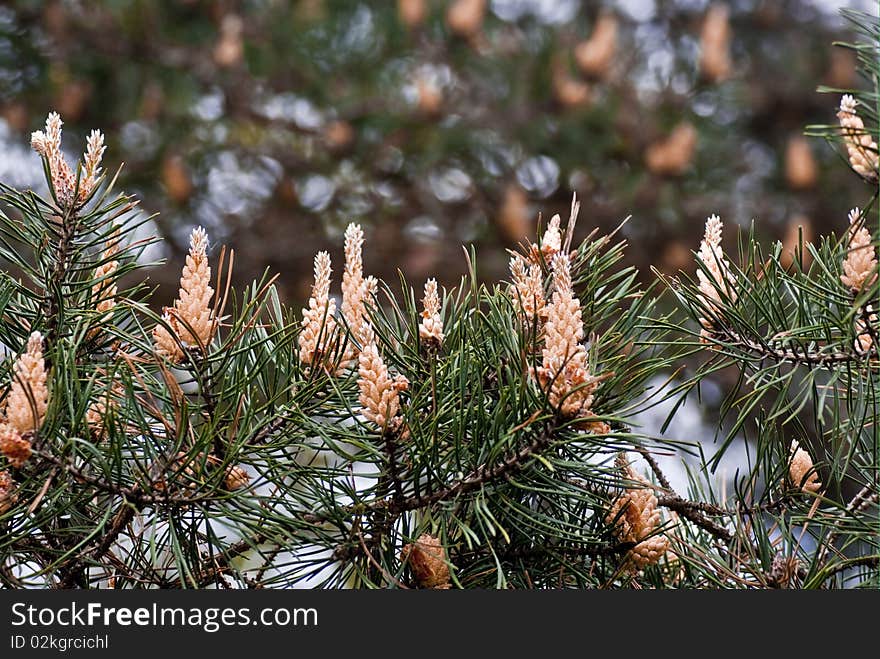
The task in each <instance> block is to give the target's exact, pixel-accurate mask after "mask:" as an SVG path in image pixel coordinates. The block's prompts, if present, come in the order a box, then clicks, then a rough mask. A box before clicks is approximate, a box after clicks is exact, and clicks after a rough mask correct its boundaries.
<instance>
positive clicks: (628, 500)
mask: <svg viewBox="0 0 880 659" xmlns="http://www.w3.org/2000/svg"><path fill="white" fill-rule="evenodd" d="M617 466H618V467H619V468H620V469H621V471H623V473H624V476H625V477H626V478H627V480H629V481H632V482H634V483H636V484H638V485H640V487H632V488H626V489H625V490H624V491H623V493H622V494H621V495H620V496H619V497H617V498H616V499H615V500H614V503H613V504H612V506H611V510H610V511H609V512H608V516H607V517H606V519H605V521H606V522H607V523H608V524H609V525H610V526H611V527H612V528H613V529H614V534H615V535H616V536H617V539H618V540H619V541H620V542H621V543H624V542H626V543H635V546H634V547H633V548H632V549H631V550H630V551H629V554H628V555H627V561H628V564H629V565H630V567H632V568H635V569H636V570H640V569H642V568H645V567H647V566H649V565H654V564H655V563H657V562H658V561H659V560H660V559H661V558H663V556H664V554H666V550H667V549H669V539H668V538H667V537H666V535H665V534H664V533H662V532H658V531H659V529H660V527H661V526H662V523H663V521H662V519H661V516H660V508H659V505H658V501H657V496H656V495H655V494H654V491H653V489H652V487H653V486H652V485H651V483H649V482H648V481H647V480H646V479H645V478H644V477H643V476H641V475H640V474H638V473H637V472H636V471H635V469H633V468H632V465H630V464H629V463H628V462H627V460H626V456H625V455H623V454H621V455H619V456H618V458H617Z"/></svg>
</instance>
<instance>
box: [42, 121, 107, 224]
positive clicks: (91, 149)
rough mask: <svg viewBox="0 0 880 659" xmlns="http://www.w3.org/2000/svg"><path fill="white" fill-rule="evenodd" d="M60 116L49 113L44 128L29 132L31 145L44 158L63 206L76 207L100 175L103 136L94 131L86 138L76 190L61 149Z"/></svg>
mask: <svg viewBox="0 0 880 659" xmlns="http://www.w3.org/2000/svg"><path fill="white" fill-rule="evenodd" d="M61 125H62V121H61V117H60V116H59V114H58V113H57V112H51V113H49V116H48V118H47V119H46V130H45V131H39V130H38V131H35V132H34V133H32V134H31V147H32V148H33V149H34V151H36V152H37V153H38V154H40V155H41V156H42V157H43V158H45V159H46V162H47V163H48V166H49V172H50V174H51V178H52V188H53V189H54V191H55V196H56V198H57V200H58V203H59V204H60V205H61V206H62V208H64V209H66V208H69V207H77V206H81V205H82V204H84V203H85V202H86V201H87V200H88V198H89V196H90V195H91V194H92V192H93V191H94V189H95V186H96V185H97V183H98V179H99V178H100V177H101V158H102V157H103V156H104V149H105V146H104V135H103V134H102V133H101V132H100V131H98V130H93V131H92V132H91V134H90V135H89V137H88V140H87V141H86V152H85V153H84V154H83V160H82V164H81V165H80V166H81V168H82V169H81V174H80V181H79V190H77V189H76V175H75V174H74V172H73V170H71V168H70V166H69V165H68V164H67V161H66V160H65V159H64V153H63V152H62V151H61Z"/></svg>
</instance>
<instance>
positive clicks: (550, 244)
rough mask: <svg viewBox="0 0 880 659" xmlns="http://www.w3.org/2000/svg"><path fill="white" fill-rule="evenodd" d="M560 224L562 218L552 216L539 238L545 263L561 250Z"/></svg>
mask: <svg viewBox="0 0 880 659" xmlns="http://www.w3.org/2000/svg"><path fill="white" fill-rule="evenodd" d="M561 223H562V218H560V217H559V215H554V216H553V217H552V218H550V224H549V225H548V226H547V230H546V231H545V232H544V235H543V236H542V237H541V252H542V253H543V254H544V259H545V260H547V261H549V260H551V259H552V258H553V257H554V256H555V255H556V254H558V253H559V250H561V249H562V229H561Z"/></svg>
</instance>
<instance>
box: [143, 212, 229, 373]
mask: <svg viewBox="0 0 880 659" xmlns="http://www.w3.org/2000/svg"><path fill="white" fill-rule="evenodd" d="M207 250H208V235H207V234H206V233H205V230H204V229H203V228H201V227H198V228H196V229H193V232H192V234H190V247H189V253H188V254H187V256H186V264H185V265H184V266H183V272H182V273H181V276H180V290H179V291H178V295H177V299H176V300H175V301H174V306H173V307H165V308H164V309H163V310H162V321H163V322H162V323H161V324H157V325H156V327H155V329H154V330H153V341H154V343H155V346H156V352H157V353H158V354H159V355H161V356H163V357H165V358H166V359H168V360H169V361H170V362H172V363H178V362H180V361H181V360H182V359H183V349H184V347H186V348H187V349H195V350H199V351H204V350H206V349H207V346H208V344H210V343H211V339H212V338H213V336H214V332H215V331H216V329H217V319H216V318H215V317H214V310H213V308H212V306H211V297H212V296H213V295H214V289H213V288H211V283H210V282H211V268H210V266H209V265H208V254H207Z"/></svg>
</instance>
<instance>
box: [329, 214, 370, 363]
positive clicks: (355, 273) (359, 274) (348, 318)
mask: <svg viewBox="0 0 880 659" xmlns="http://www.w3.org/2000/svg"><path fill="white" fill-rule="evenodd" d="M363 248H364V232H363V230H362V229H361V226H360V225H359V224H354V223H352V224H349V225H348V228H347V229H346V230H345V271H344V272H343V274H342V317H343V318H344V319H345V322H346V324H347V325H348V330H349V332H350V335H351V338H352V340H351V341H348V342H347V344H346V351H345V362H346V363H348V362H349V361H350V360H352V359H356V358H357V353H358V346H366V345H369V344H370V343H373V341H374V336H373V328H372V327H371V326H370V320H369V317H368V310H367V302H368V301H369V300H371V299H372V298H373V296H374V295H375V294H376V290H377V287H378V281H377V280H376V278H375V277H373V276H372V275H371V276H369V277H366V278H365V277H364V259H363ZM328 291H329V289H328Z"/></svg>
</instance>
